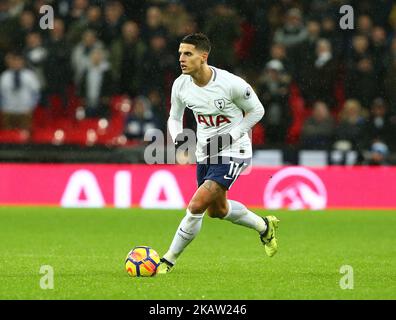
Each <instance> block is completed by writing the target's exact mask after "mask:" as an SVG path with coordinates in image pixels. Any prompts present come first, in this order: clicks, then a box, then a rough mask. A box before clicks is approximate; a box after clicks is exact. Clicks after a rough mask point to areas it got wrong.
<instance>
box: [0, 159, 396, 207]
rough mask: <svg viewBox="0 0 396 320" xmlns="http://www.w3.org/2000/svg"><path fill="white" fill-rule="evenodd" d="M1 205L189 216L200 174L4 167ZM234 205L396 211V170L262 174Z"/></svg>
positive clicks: (245, 185) (257, 172)
mask: <svg viewBox="0 0 396 320" xmlns="http://www.w3.org/2000/svg"><path fill="white" fill-rule="evenodd" d="M0 179H1V180H0V205H51V206H62V207H99V208H100V207H119V208H129V207H143V208H183V207H185V206H186V204H187V203H188V201H189V199H190V198H191V196H192V195H193V194H194V192H195V190H196V180H195V166H176V165H83V164H79V165H74V164H73V165H68V164H59V165H47V164H0ZM229 198H231V199H235V200H239V201H241V202H243V203H245V204H246V205H249V206H252V207H262V208H268V209H279V208H288V209H291V210H297V209H313V210H320V209H324V208H383V209H396V168H393V167H366V166H362V167H325V168H306V167H277V168H265V167H254V168H253V169H252V171H251V172H250V174H248V175H243V176H241V177H240V178H239V179H238V181H237V182H236V183H235V184H234V185H233V186H232V189H231V190H230V192H229Z"/></svg>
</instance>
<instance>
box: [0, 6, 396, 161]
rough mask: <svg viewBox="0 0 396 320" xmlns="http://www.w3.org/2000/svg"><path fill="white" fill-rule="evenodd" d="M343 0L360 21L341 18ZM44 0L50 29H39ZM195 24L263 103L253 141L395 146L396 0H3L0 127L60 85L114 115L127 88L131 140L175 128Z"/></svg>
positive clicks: (23, 122)
mask: <svg viewBox="0 0 396 320" xmlns="http://www.w3.org/2000/svg"><path fill="white" fill-rule="evenodd" d="M344 4H349V5H351V6H352V8H353V9H354V21H353V27H354V28H353V29H352V30H341V29H340V25H339V21H340V19H341V17H342V14H341V13H340V7H341V6H342V5H344ZM43 5H51V6H52V7H53V8H54V13H55V19H54V21H53V29H46V30H43V29H41V28H40V24H39V21H40V19H41V18H42V16H43V14H41V13H40V8H41V7H42V6H43ZM197 31H201V32H204V33H206V34H207V35H208V37H209V38H210V39H211V42H212V52H211V54H210V57H209V64H211V65H214V66H216V67H219V68H225V69H227V70H229V71H231V72H234V73H236V74H238V75H240V76H242V77H244V78H245V79H246V80H247V81H249V82H250V83H251V84H252V85H253V86H254V88H255V89H256V92H257V94H258V95H259V98H260V100H261V101H262V103H263V105H264V106H265V108H266V115H265V117H264V118H263V120H262V122H261V123H260V124H258V126H261V129H262V130H258V131H256V135H255V145H256V146H258V147H260V146H262V145H263V146H274V147H282V146H284V145H286V144H291V143H292V144H295V145H298V146H300V147H301V148H305V149H325V150H331V149H338V150H358V151H363V150H365V151H369V155H370V156H369V157H366V159H365V161H367V162H369V163H375V164H376V163H386V158H387V155H388V154H389V153H390V152H392V151H395V150H396V139H394V137H395V136H396V90H395V89H396V4H394V3H393V1H392V0H377V1H370V0H359V1H358V0H356V1H343V0H276V1H275V0H245V1H238V0H169V1H165V0H162V1H161V0H156V1H155V0H151V1H150V0H146V1H144V0H124V1H121V0H119V1H117V0H115V1H105V0H53V1H50V0H49V1H42V0H30V1H29V0H26V1H24V0H2V1H0V74H1V76H0V95H1V96H0V97H1V100H0V111H1V128H2V129H8V128H15V127H17V128H24V129H27V130H30V128H31V122H32V115H33V112H34V109H35V108H36V107H37V106H40V107H42V108H51V102H50V101H51V100H50V99H49V97H51V96H53V95H57V96H58V97H59V98H60V101H61V102H62V105H63V106H64V108H67V106H68V104H69V99H70V96H71V95H76V96H78V97H79V99H80V101H81V104H82V106H83V114H84V115H83V116H84V117H109V115H110V112H111V108H110V106H109V105H110V103H111V98H112V97H113V96H117V95H125V96H128V97H130V98H131V99H132V101H133V107H132V108H131V110H130V113H129V114H128V115H127V116H126V117H125V129H124V134H125V136H126V137H127V138H128V139H142V137H143V135H144V132H145V130H147V128H152V127H155V128H159V129H161V130H166V120H167V113H168V110H169V95H170V89H171V85H172V82H173V80H174V79H175V78H176V77H177V76H178V75H179V74H180V69H179V65H178V54H177V50H178V45H179V41H180V40H181V38H182V37H183V36H184V35H186V34H189V33H192V32H197ZM185 118H186V125H187V126H190V127H193V126H194V121H193V120H194V119H193V116H192V115H191V114H187V116H186V117H185ZM257 132H258V135H259V136H257Z"/></svg>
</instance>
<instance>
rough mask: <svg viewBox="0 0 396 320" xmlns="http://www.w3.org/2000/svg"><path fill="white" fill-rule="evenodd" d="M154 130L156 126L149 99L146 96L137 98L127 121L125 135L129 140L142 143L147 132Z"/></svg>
mask: <svg viewBox="0 0 396 320" xmlns="http://www.w3.org/2000/svg"><path fill="white" fill-rule="evenodd" d="M154 128H156V125H155V120H154V115H153V112H152V110H151V104H150V101H149V99H147V98H146V97H145V96H138V97H136V98H135V99H134V101H133V107H132V109H131V112H130V114H129V115H128V117H127V118H126V121H125V127H124V135H125V136H126V137H127V139H129V140H140V141H142V140H143V137H144V134H145V133H146V131H147V130H150V129H154Z"/></svg>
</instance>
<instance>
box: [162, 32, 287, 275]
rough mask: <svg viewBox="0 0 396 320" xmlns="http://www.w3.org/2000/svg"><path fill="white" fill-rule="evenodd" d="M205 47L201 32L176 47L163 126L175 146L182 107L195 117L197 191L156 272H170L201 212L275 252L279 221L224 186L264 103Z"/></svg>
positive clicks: (244, 157) (236, 171) (243, 157)
mask: <svg viewBox="0 0 396 320" xmlns="http://www.w3.org/2000/svg"><path fill="white" fill-rule="evenodd" d="M210 49H211V45H210V41H209V39H208V38H207V37H206V35H204V34H202V33H194V34H190V35H187V36H185V37H184V38H183V39H182V40H181V43H180V46H179V62H180V67H181V70H182V74H181V75H180V76H179V77H178V78H177V79H176V80H175V82H174V83H173V87H172V97H171V110H170V116H169V119H168V128H169V133H170V135H171V137H172V140H173V142H174V143H175V144H176V145H177V144H180V142H181V141H182V138H183V135H182V131H183V124H182V120H183V113H184V109H185V107H187V108H189V109H191V110H192V111H193V113H194V116H195V119H196V121H197V146H196V157H197V180H198V181H197V182H198V189H197V191H196V192H195V194H194V195H193V197H192V199H191V200H190V203H189V204H188V207H187V210H186V215H185V217H184V218H183V219H182V221H181V223H180V225H179V227H178V228H177V231H176V234H175V236H174V238H173V241H172V243H171V245H170V247H169V250H168V251H167V252H166V253H165V254H164V256H163V257H162V258H161V264H160V266H159V271H158V273H167V272H169V271H171V270H172V267H173V266H174V265H175V263H176V260H177V258H178V257H179V256H180V254H181V253H182V252H183V250H184V249H185V248H186V247H187V245H188V244H189V243H190V242H191V241H192V240H193V239H194V238H195V236H196V235H197V234H198V232H199V230H200V229H201V225H202V218H203V216H204V213H205V212H206V213H207V214H208V215H209V217H212V218H220V219H223V220H227V221H230V222H232V223H235V224H239V225H242V226H245V227H248V228H251V229H254V230H256V231H257V232H258V233H259V236H260V239H261V241H262V243H263V244H264V249H265V252H266V254H267V255H268V256H270V257H272V256H273V255H274V254H275V253H276V252H277V250H278V245H277V240H276V238H275V229H276V228H277V226H278V222H279V220H278V219H277V218H276V217H275V216H266V217H260V216H258V215H256V214H255V213H253V212H252V211H250V210H249V209H247V208H246V207H245V206H244V205H243V204H242V203H240V202H238V201H235V200H227V190H229V189H230V188H231V186H232V184H233V183H234V182H235V180H236V179H237V178H238V176H239V175H240V173H241V172H242V170H244V169H245V168H246V167H247V165H248V163H249V162H250V160H251V157H252V145H251V141H250V138H249V136H248V131H249V130H250V129H251V128H252V127H253V126H254V125H255V124H256V123H257V122H258V121H259V120H260V119H261V118H262V117H263V115H264V107H263V106H262V104H261V103H260V101H259V99H258V98H257V95H256V94H255V92H254V91H253V89H252V87H251V86H250V85H249V84H248V83H247V82H245V81H244V80H243V79H242V78H240V77H238V76H236V75H234V74H232V73H229V72H227V71H225V70H221V69H218V68H215V67H212V66H209V65H208V63H207V61H208V56H209V53H210Z"/></svg>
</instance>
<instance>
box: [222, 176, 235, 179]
mask: <svg viewBox="0 0 396 320" xmlns="http://www.w3.org/2000/svg"><path fill="white" fill-rule="evenodd" d="M224 179H226V180H232V179H234V178H233V177H227V176H226V175H225V176H224Z"/></svg>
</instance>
